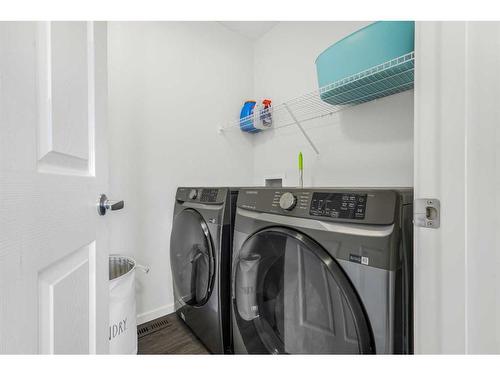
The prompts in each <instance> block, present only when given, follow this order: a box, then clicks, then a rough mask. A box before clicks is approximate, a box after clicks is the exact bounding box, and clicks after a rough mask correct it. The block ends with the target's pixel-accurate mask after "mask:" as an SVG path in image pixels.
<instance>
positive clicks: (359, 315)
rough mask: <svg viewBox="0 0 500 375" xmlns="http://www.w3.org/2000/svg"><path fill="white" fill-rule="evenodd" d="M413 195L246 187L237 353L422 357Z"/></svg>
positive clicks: (239, 246)
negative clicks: (416, 334)
mask: <svg viewBox="0 0 500 375" xmlns="http://www.w3.org/2000/svg"><path fill="white" fill-rule="evenodd" d="M412 196H413V193H412V190H411V189H405V190H403V189H394V190H391V189H336V188H335V189H333V188H332V189H324V188H318V189H284V188H277V189H259V188H248V189H241V190H240V193H239V196H238V202H237V210H236V219H235V229H234V248H233V261H232V263H233V266H232V289H231V295H232V303H231V306H232V326H233V327H232V331H233V345H234V352H235V353H290V354H293V353H304V354H306V353H307V354H320V353H324V354H327V353H331V354H335V353H341V354H346V353H386V354H389V353H412V351H413V345H412V340H413V339H412V337H413V333H412V310H413V306H412V298H413V297H412V284H413V283H412V277H413V276H412V275H413V273H412V263H413V260H412V236H413V234H412V233H413V226H412V225H413V224H412Z"/></svg>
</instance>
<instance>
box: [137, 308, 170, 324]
mask: <svg viewBox="0 0 500 375" xmlns="http://www.w3.org/2000/svg"><path fill="white" fill-rule="evenodd" d="M173 312H174V304H173V303H170V304H168V305H163V306H160V307H158V308H156V309H154V310H150V311H146V312H143V313H140V314H137V325H139V324H142V323H146V322H150V321H151V320H154V319H156V318H160V317H162V316H164V315H168V314H171V313H173Z"/></svg>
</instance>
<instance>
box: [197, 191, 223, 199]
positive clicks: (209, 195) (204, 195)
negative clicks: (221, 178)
mask: <svg viewBox="0 0 500 375" xmlns="http://www.w3.org/2000/svg"><path fill="white" fill-rule="evenodd" d="M217 194H219V190H218V189H203V190H202V192H201V198H200V201H201V202H216V201H217Z"/></svg>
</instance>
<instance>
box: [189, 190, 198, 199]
mask: <svg viewBox="0 0 500 375" xmlns="http://www.w3.org/2000/svg"><path fill="white" fill-rule="evenodd" d="M197 197H198V190H196V189H191V191H190V192H189V199H196V198H197Z"/></svg>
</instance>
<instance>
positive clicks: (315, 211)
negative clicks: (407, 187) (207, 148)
mask: <svg viewBox="0 0 500 375" xmlns="http://www.w3.org/2000/svg"><path fill="white" fill-rule="evenodd" d="M397 197H398V194H397V192H396V191H394V190H388V189H366V190H364V189H340V188H339V189H322V188H317V189H316V188H315V189H297V188H277V189H275V188H245V189H241V190H240V194H239V195H238V204H237V205H238V207H239V208H242V209H247V210H251V211H258V212H265V213H271V214H279V215H284V216H294V217H302V218H309V219H316V220H319V219H321V220H325V221H342V222H352V223H359V224H391V223H393V221H394V217H395V210H396V203H397V202H396V201H397Z"/></svg>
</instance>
